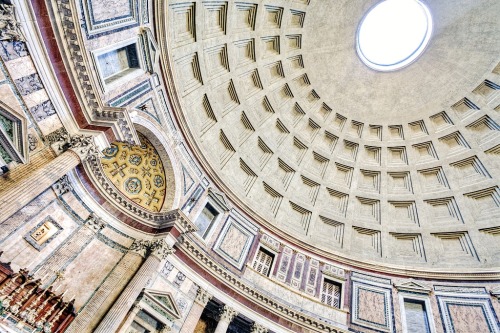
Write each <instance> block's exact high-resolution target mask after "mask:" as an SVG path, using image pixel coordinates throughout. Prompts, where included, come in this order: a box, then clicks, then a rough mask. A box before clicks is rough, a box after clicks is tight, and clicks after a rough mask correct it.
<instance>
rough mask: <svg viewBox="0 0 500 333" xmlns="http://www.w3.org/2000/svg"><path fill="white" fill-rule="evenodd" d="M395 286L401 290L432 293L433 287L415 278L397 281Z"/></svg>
mask: <svg viewBox="0 0 500 333" xmlns="http://www.w3.org/2000/svg"><path fill="white" fill-rule="evenodd" d="M394 287H396V289H398V290H400V291H411V292H418V293H425V294H430V293H431V291H432V289H431V288H430V287H429V286H426V285H425V284H422V283H418V282H415V281H413V280H409V281H405V282H402V283H395V284H394Z"/></svg>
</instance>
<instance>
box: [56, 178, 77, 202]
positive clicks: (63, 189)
mask: <svg viewBox="0 0 500 333" xmlns="http://www.w3.org/2000/svg"><path fill="white" fill-rule="evenodd" d="M52 189H53V190H54V192H56V195H57V196H58V197H60V196H62V195H63V194H65V193H68V192H69V191H72V190H73V185H71V181H70V180H69V177H68V175H64V176H62V177H61V178H59V179H58V180H57V181H56V182H55V183H54V184H53V185H52Z"/></svg>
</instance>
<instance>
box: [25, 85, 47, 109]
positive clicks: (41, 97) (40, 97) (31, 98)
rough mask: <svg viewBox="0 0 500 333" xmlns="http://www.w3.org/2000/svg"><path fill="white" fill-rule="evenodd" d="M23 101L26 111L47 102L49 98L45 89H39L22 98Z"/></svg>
mask: <svg viewBox="0 0 500 333" xmlns="http://www.w3.org/2000/svg"><path fill="white" fill-rule="evenodd" d="M23 99H24V102H25V103H26V106H27V107H28V109H31V108H32V107H34V106H37V105H38V104H41V103H43V102H45V101H47V100H49V96H48V95H47V91H46V90H45V89H40V90H37V91H35V92H33V93H31V94H29V95H26V96H24V97H23Z"/></svg>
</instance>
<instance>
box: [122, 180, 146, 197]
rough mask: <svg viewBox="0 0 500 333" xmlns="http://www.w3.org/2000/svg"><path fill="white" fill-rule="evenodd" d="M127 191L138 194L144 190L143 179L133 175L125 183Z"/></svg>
mask: <svg viewBox="0 0 500 333" xmlns="http://www.w3.org/2000/svg"><path fill="white" fill-rule="evenodd" d="M123 187H124V188H125V191H127V193H130V194H138V193H139V192H140V191H141V190H142V184H141V181H140V180H139V179H138V178H136V177H131V178H129V179H127V180H126V181H125V183H124V184H123Z"/></svg>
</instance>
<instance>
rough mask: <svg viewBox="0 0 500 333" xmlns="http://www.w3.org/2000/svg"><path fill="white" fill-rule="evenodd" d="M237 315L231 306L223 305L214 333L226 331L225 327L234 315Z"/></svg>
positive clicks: (224, 332)
mask: <svg viewBox="0 0 500 333" xmlns="http://www.w3.org/2000/svg"><path fill="white" fill-rule="evenodd" d="M237 315H238V312H236V310H234V309H233V308H231V307H229V306H227V305H224V307H223V308H222V310H221V312H220V318H219V323H218V324H217V328H216V329H215V333H226V332H227V328H228V327H229V324H230V323H231V321H233V319H234V317H236V316H237Z"/></svg>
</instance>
